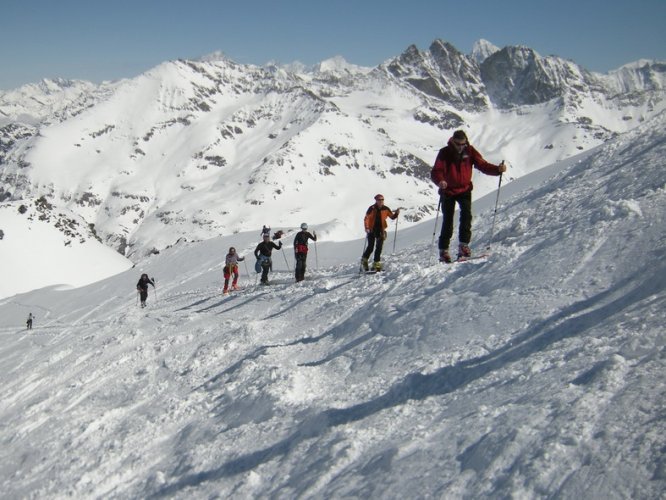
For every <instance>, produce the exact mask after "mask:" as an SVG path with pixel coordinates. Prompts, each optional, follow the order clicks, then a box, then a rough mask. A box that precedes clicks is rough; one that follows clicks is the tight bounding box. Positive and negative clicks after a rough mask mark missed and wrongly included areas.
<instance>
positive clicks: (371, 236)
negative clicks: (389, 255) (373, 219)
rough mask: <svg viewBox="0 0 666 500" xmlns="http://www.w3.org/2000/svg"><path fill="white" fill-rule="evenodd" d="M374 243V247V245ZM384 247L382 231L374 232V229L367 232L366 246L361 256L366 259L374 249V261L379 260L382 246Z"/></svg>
mask: <svg viewBox="0 0 666 500" xmlns="http://www.w3.org/2000/svg"><path fill="white" fill-rule="evenodd" d="M375 244H376V247H375ZM383 247H384V233H383V232H382V233H381V234H375V233H374V231H371V232H369V233H368V246H367V247H366V248H365V252H363V258H364V259H367V258H369V257H370V254H371V253H372V251H373V250H374V251H375V262H380V261H381V260H382V248H383Z"/></svg>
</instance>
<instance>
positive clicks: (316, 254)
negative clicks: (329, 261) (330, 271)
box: [314, 234, 319, 271]
mask: <svg viewBox="0 0 666 500" xmlns="http://www.w3.org/2000/svg"><path fill="white" fill-rule="evenodd" d="M316 236H317V235H316V234H315V237H316ZM314 244H315V264H316V266H317V271H319V252H317V240H314Z"/></svg>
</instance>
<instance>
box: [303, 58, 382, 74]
mask: <svg viewBox="0 0 666 500" xmlns="http://www.w3.org/2000/svg"><path fill="white" fill-rule="evenodd" d="M314 70H315V72H318V73H345V74H352V75H353V74H367V73H369V72H370V71H372V68H366V67H363V66H357V65H355V64H351V63H348V62H347V61H346V60H345V58H344V57H342V56H335V57H332V58H330V59H326V60H324V61H322V62H320V63H319V64H318V65H316V66H315V68H314Z"/></svg>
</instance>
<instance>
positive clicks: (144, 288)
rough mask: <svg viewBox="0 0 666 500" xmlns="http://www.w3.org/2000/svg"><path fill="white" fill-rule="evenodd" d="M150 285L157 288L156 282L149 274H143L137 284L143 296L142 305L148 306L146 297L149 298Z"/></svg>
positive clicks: (140, 294)
mask: <svg viewBox="0 0 666 500" xmlns="http://www.w3.org/2000/svg"><path fill="white" fill-rule="evenodd" d="M148 285H152V286H153V288H155V282H154V281H153V280H151V279H150V278H149V277H148V275H147V274H145V273H144V274H142V275H141V278H139V281H138V282H137V284H136V289H137V291H138V292H139V296H140V297H141V307H146V299H147V298H148Z"/></svg>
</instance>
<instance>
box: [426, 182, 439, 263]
mask: <svg viewBox="0 0 666 500" xmlns="http://www.w3.org/2000/svg"><path fill="white" fill-rule="evenodd" d="M441 207H442V197H441V195H440V197H439V203H438V204H437V215H435V227H434V228H433V230H432V241H431V242H430V259H429V260H428V265H430V264H432V250H433V248H434V247H435V233H436V232H437V219H439V209H440V208H441Z"/></svg>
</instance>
